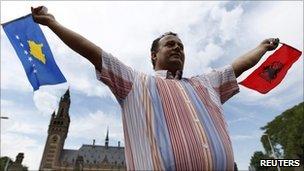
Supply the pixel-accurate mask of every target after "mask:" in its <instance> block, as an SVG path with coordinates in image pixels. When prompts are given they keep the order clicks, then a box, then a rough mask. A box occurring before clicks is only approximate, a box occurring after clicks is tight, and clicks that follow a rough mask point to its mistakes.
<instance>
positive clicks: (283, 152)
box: [261, 102, 304, 164]
mask: <svg viewBox="0 0 304 171" xmlns="http://www.w3.org/2000/svg"><path fill="white" fill-rule="evenodd" d="M303 107H304V103H303V102H302V103H300V104H298V105H296V106H294V107H293V108H291V109H288V110H286V111H285V112H283V113H282V114H281V115H279V116H277V117H276V118H275V119H274V120H272V121H271V122H269V123H267V125H266V126H264V127H262V128H261V129H262V130H264V131H265V134H267V135H268V136H269V139H270V141H271V143H272V145H273V147H274V151H275V154H276V155H277V156H278V157H280V158H286V159H287V158H294V159H300V160H301V161H302V162H303V160H304V133H303V132H304V110H303ZM266 138H267V136H262V137H261V142H262V144H263V147H264V149H265V151H266V153H267V154H271V148H270V145H269V142H268V140H267V139H266ZM302 164H303V163H302Z"/></svg>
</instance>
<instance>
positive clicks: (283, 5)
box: [1, 1, 303, 170]
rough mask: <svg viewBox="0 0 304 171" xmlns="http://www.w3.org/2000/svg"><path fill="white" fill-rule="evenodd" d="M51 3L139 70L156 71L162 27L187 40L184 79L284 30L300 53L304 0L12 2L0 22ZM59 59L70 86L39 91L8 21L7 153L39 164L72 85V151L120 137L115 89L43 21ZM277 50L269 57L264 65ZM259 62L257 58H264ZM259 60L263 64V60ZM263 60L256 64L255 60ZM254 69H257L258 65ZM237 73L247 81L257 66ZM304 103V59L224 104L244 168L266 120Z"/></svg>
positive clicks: (4, 70) (4, 50)
mask: <svg viewBox="0 0 304 171" xmlns="http://www.w3.org/2000/svg"><path fill="white" fill-rule="evenodd" d="M38 5H45V6H47V8H48V9H49V12H50V13H52V14H53V15H54V16H55V17H56V19H57V20H58V21H59V22H60V23H62V24H63V25H64V26H66V27H68V28H70V29H72V30H74V31H76V32H78V33H80V34H81V35H83V36H84V37H86V38H87V39H89V40H91V41H93V42H94V43H96V44H97V45H98V46H100V47H101V48H103V49H104V50H105V51H107V52H110V53H112V54H113V55H115V56H116V57H117V58H119V59H120V60H121V61H123V62H124V63H125V64H127V65H129V66H131V67H133V68H134V69H136V70H138V71H142V72H146V73H149V74H153V69H152V65H151V63H150V56H149V55H150V54H149V49H150V45H151V43H152V41H153V39H155V38H156V37H158V36H159V35H160V34H162V33H164V32H167V31H173V32H176V33H178V34H179V36H180V38H181V40H182V41H183V43H184V46H185V53H186V63H185V67H184V76H185V77H189V76H192V75H197V74H200V73H203V72H208V71H210V70H211V69H212V68H217V67H222V66H224V65H227V64H231V63H232V61H233V60H234V59H236V58H237V57H239V56H240V55H242V54H243V53H245V52H247V51H249V50H251V49H253V48H254V47H256V46H257V45H258V44H259V43H260V42H261V41H262V40H264V39H266V38H271V37H274V38H276V37H278V38H280V40H281V41H282V42H284V43H287V44H289V45H291V46H293V47H295V48H297V49H299V50H301V51H303V2H300V1H297V2H257V1H256V2H228V1H225V2H212V3H211V2H197V1H196V2H181V1H178V2H136V1H133V2H117V1H116V2H97V1H89V2H39V1H34V2H22V1H15V2H8V1H4V2H3V1H1V23H3V22H7V21H10V20H12V19H15V18H18V17H21V16H23V15H26V14H28V13H29V12H30V7H31V6H34V7H35V6H38ZM41 28H42V30H43V32H44V35H45V36H46V38H47V40H48V43H49V45H50V47H51V50H52V52H53V55H54V58H55V60H56V62H57V65H58V66H59V68H60V69H61V71H62V73H63V74H64V75H65V77H66V79H67V81H68V83H67V84H61V85H55V86H44V87H42V88H41V89H40V90H39V91H37V92H35V93H33V89H32V87H31V85H30V83H29V81H28V80H27V77H26V75H25V72H24V70H23V67H22V65H21V62H20V61H19V59H18V57H17V56H16V53H15V52H14V50H13V47H12V46H11V44H10V42H9V41H8V38H7V37H6V35H5V33H4V31H3V29H2V28H1V115H3V116H4V115H5V116H8V117H9V119H8V120H1V156H9V157H11V158H13V159H15V157H16V155H17V154H18V152H24V153H25V158H24V164H25V165H27V166H29V169H31V170H33V169H38V167H39V164H40V160H41V157H42V152H43V148H44V145H45V141H46V136H47V129H48V124H49V120H50V116H51V114H52V112H53V111H54V110H56V109H57V105H58V102H59V98H60V96H61V95H62V94H63V93H64V92H65V90H66V89H67V87H68V86H69V87H70V93H71V107H70V117H71V123H70V129H69V134H68V137H67V139H66V143H65V147H64V148H65V149H78V148H80V147H81V145H82V144H91V143H92V141H93V139H96V143H97V144H100V145H101V144H104V139H105V134H106V128H107V126H108V127H109V129H110V145H113V146H117V141H121V142H122V145H124V141H123V132H122V123H121V113H120V108H119V105H118V103H117V102H116V101H115V98H114V96H113V95H112V94H111V92H110V90H109V89H108V88H107V87H106V86H105V85H104V84H102V83H100V82H98V81H97V80H96V76H95V71H94V68H93V66H92V65H90V63H89V62H88V61H86V60H85V59H82V58H81V57H80V56H79V55H78V54H76V53H75V52H73V51H72V50H71V49H69V48H68V47H67V46H66V45H64V44H63V43H62V42H61V40H60V39H59V38H58V37H57V36H56V35H55V34H54V33H53V32H51V31H50V30H49V29H48V28H47V27H44V26H41ZM271 53H272V52H268V53H266V54H265V56H264V58H262V60H261V61H260V63H261V62H263V61H264V60H265V59H266V57H267V56H269V55H270V54H271ZM260 63H259V64H260ZM259 64H258V65H259ZM258 65H256V67H257V66H258ZM256 67H254V68H256ZM254 68H252V69H251V70H249V71H248V72H246V73H244V74H243V75H241V76H240V77H239V78H238V81H241V80H243V79H244V78H246V76H248V75H249V74H250V73H251V72H252V71H253V69H254ZM302 101H303V57H300V59H299V60H298V61H297V62H296V63H295V64H294V65H293V67H292V68H291V69H290V70H289V72H288V73H287V75H286V77H285V78H284V80H283V81H282V83H281V84H280V85H279V86H278V87H276V88H275V89H274V90H272V91H271V92H269V93H268V94H265V95H262V94H259V93H257V92H255V91H253V90H249V89H246V88H244V87H242V86H240V93H239V94H237V95H236V96H234V97H233V98H232V99H230V100H229V101H228V102H226V103H225V105H224V109H225V118H226V121H227V123H228V128H229V132H230V136H231V140H232V144H233V150H234V156H235V161H236V163H237V165H238V168H239V169H248V165H249V162H250V157H251V155H252V154H253V152H254V151H257V150H262V146H261V143H260V141H259V139H260V136H261V135H262V131H261V130H260V127H262V126H264V125H265V124H267V122H269V121H271V120H272V119H274V118H275V116H277V115H279V114H281V113H282V112H283V111H285V110H286V109H288V108H291V107H293V106H294V105H296V104H298V103H300V102H302Z"/></svg>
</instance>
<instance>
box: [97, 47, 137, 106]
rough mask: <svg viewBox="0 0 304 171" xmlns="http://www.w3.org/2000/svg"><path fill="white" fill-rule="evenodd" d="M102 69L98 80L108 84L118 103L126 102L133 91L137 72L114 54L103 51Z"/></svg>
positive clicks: (98, 74)
mask: <svg viewBox="0 0 304 171" xmlns="http://www.w3.org/2000/svg"><path fill="white" fill-rule="evenodd" d="M101 58H102V60H101V61H102V68H101V71H99V70H96V76H97V79H98V80H100V81H102V82H103V83H104V84H106V85H107V86H108V87H109V88H110V89H111V91H112V93H113V94H114V95H115V97H116V98H117V100H118V101H121V100H124V99H125V98H126V97H127V95H128V93H129V92H130V91H131V89H132V85H133V80H134V75H135V72H134V71H133V70H132V68H130V67H128V66H126V65H125V64H123V63H122V62H121V61H119V60H118V59H117V58H116V57H114V56H113V55H112V54H110V53H107V52H105V51H102V56H101Z"/></svg>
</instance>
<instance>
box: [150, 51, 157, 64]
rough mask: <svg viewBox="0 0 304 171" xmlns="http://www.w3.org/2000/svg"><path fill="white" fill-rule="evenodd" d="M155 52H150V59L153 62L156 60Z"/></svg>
mask: <svg viewBox="0 0 304 171" xmlns="http://www.w3.org/2000/svg"><path fill="white" fill-rule="evenodd" d="M156 59H157V57H156V52H151V60H152V61H154V63H155V62H156Z"/></svg>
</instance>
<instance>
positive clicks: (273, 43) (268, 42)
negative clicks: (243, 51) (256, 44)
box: [260, 38, 280, 51]
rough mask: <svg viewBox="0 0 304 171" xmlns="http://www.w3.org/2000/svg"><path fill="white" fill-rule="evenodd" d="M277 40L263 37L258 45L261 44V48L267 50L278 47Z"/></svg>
mask: <svg viewBox="0 0 304 171" xmlns="http://www.w3.org/2000/svg"><path fill="white" fill-rule="evenodd" d="M279 42H280V40H279V38H270V39H265V40H264V41H262V43H261V44H260V46H263V48H265V49H266V50H267V51H271V50H274V49H276V48H277V47H278V45H279Z"/></svg>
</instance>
